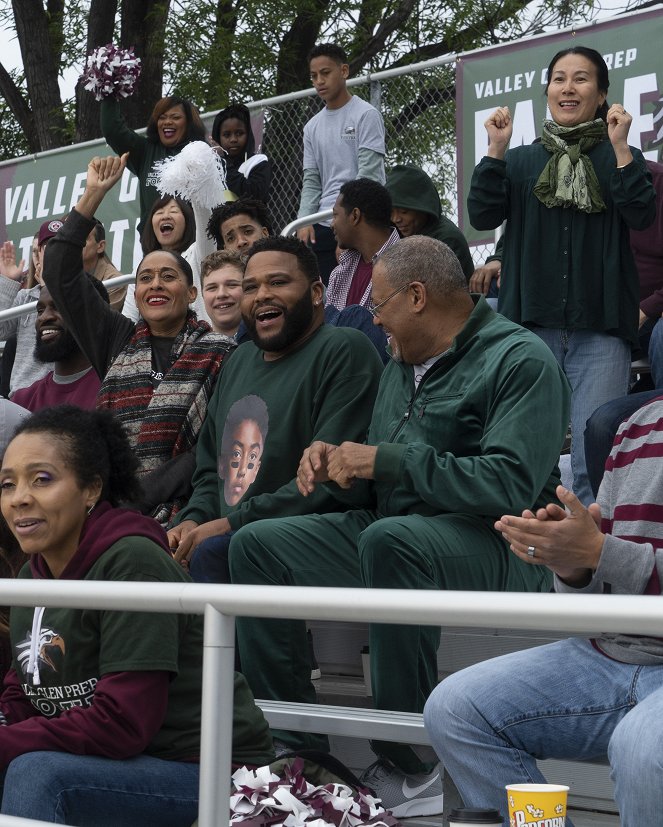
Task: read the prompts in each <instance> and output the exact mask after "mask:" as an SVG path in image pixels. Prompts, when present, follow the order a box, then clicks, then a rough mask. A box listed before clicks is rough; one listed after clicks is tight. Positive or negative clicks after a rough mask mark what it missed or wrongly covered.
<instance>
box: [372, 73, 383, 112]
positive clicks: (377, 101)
mask: <svg viewBox="0 0 663 827" xmlns="http://www.w3.org/2000/svg"><path fill="white" fill-rule="evenodd" d="M370 90H371V91H370V104H371V106H374V107H375V108H376V109H377V110H378V112H382V86H381V85H380V81H379V80H372V81H371V83H370Z"/></svg>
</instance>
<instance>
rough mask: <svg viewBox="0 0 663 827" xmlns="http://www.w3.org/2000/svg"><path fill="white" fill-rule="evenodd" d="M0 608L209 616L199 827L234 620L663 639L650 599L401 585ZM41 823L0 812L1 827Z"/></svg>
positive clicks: (217, 756)
mask: <svg viewBox="0 0 663 827" xmlns="http://www.w3.org/2000/svg"><path fill="white" fill-rule="evenodd" d="M0 605H10V606H35V605H40V606H48V607H54V606H55V607H69V608H75V609H106V610H111V611H112V610H117V611H140V612H176V613H178V614H203V615H204V616H205V641H204V649H203V687H202V720H201V729H202V733H201V734H202V741H201V767H200V770H201V771H200V815H199V827H227V823H228V799H227V791H228V786H227V783H226V782H225V780H224V783H220V782H221V780H222V779H228V778H229V774H230V766H231V743H232V740H231V739H232V697H233V694H232V685H233V684H232V678H233V668H234V654H233V647H234V618H235V617H238V616H239V617H264V618H291V619H299V620H337V621H338V620H341V621H359V622H363V623H404V624H412V625H419V624H424V625H436V626H450V627H456V626H462V627H471V628H493V629H532V630H538V631H551V630H555V631H558V632H563V633H568V634H580V633H581V634H583V635H588V636H592V635H596V634H599V633H601V632H623V633H626V634H634V635H660V630H661V628H663V601H661V599H660V598H658V597H656V596H643V595H638V596H629V595H570V594H538V593H535V594H530V593H507V594H505V593H497V592H460V591H457V592H456V591H454V592H451V591H407V590H404V589H387V590H378V589H339V588H297V587H294V586H241V585H212V584H209V585H207V584H197V583H149V584H147V583H133V582H132V583H126V582H123V583H104V582H90V581H85V582H76V581H62V580H55V581H45V580H38V581H33V580H7V579H2V580H0ZM31 824H32V825H35V827H39V825H43V827H46V825H45V824H43V823H42V822H35V821H29V820H27V819H17V818H14V817H9V816H3V815H0V827H29V825H31Z"/></svg>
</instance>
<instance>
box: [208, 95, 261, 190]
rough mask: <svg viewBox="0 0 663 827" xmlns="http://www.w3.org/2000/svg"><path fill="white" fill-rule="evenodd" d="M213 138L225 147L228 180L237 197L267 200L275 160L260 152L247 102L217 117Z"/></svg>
mask: <svg viewBox="0 0 663 827" xmlns="http://www.w3.org/2000/svg"><path fill="white" fill-rule="evenodd" d="M212 140H213V141H214V142H215V143H217V144H218V145H219V146H220V147H221V148H222V149H223V150H224V153H223V156H222V157H223V159H224V161H225V167H226V183H227V185H228V189H229V190H230V192H231V193H232V194H233V195H234V196H235V198H255V199H257V200H259V201H263V202H265V203H267V199H268V198H269V185H270V183H271V180H272V163H271V161H270V160H269V159H268V158H267V156H266V155H262V154H260V153H256V142H255V138H254V137H253V130H252V129H251V113H250V112H249V110H248V108H247V107H246V106H244V104H243V103H233V104H231V105H230V106H227V107H226V108H225V109H222V110H221V111H220V112H219V114H218V115H217V116H216V118H214V124H213V125H212Z"/></svg>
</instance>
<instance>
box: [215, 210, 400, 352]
mask: <svg viewBox="0 0 663 827" xmlns="http://www.w3.org/2000/svg"><path fill="white" fill-rule="evenodd" d="M207 233H208V235H209V236H210V238H213V239H214V240H215V241H216V243H217V246H218V247H219V249H225V250H227V251H232V252H236V253H245V252H246V251H247V250H248V249H249V247H250V246H251V245H252V244H253V243H254V242H255V241H256V240H258V239H260V238H267V237H268V236H270V235H271V234H272V229H271V226H270V223H269V218H268V216H267V209H266V207H265V205H264V204H262V203H261V202H260V201H253V200H252V199H250V198H245V199H241V200H240V201H231V202H230V203H228V204H223V205H222V206H220V207H216V208H215V209H214V210H213V211H212V217H211V218H210V221H209V226H208V228H207ZM325 321H326V322H327V323H328V324H331V325H334V326H335V327H354V328H355V329H357V330H361V332H362V333H364V334H365V335H366V336H368V338H369V339H370V340H371V341H372V342H373V344H374V345H375V347H376V349H377V351H378V355H379V356H380V358H381V359H382V361H383V362H386V361H387V358H388V357H387V356H386V351H385V344H386V338H385V336H384V335H383V333H382V331H380V330H378V329H377V328H375V327H374V326H373V324H372V322H373V320H372V318H371V316H370V314H369V313H368V312H367V310H366V309H365V308H363V307H359V306H350V307H347V308H344V309H342V310H339V309H338V308H336V307H334V306H333V305H331V304H327V306H326V307H325ZM235 338H236V339H237V342H238V343H239V344H243V343H244V342H245V341H247V340H248V339H249V338H250V336H249V335H248V331H247V328H246V325H245V324H244V322H242V323H241V324H240V326H239V329H238V331H237V333H236V335H235Z"/></svg>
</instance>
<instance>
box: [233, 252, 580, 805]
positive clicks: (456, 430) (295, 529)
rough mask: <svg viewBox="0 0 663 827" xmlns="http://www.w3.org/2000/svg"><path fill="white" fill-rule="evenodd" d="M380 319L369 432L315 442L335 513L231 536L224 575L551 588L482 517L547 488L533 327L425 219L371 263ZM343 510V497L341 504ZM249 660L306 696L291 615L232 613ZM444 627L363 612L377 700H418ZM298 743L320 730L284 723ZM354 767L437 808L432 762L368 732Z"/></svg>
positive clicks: (400, 703) (264, 692)
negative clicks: (484, 285) (497, 301)
mask: <svg viewBox="0 0 663 827" xmlns="http://www.w3.org/2000/svg"><path fill="white" fill-rule="evenodd" d="M373 301H374V306H373V308H372V313H373V317H374V323H375V324H376V325H379V326H380V327H381V328H383V329H384V331H385V332H386V333H387V335H388V337H389V345H390V350H391V357H392V358H391V362H390V364H389V365H388V366H387V367H386V369H385V371H384V373H383V375H382V379H381V382H380V389H379V391H378V396H377V400H376V403H375V407H374V410H373V417H372V420H371V425H370V429H369V433H368V439H367V441H366V443H365V444H361V445H360V444H357V443H352V442H343V443H341V444H340V445H330V444H327V443H323V442H314V443H313V444H312V445H311V446H310V447H309V448H308V449H307V450H306V451H305V452H304V455H303V457H302V461H301V463H300V466H299V471H298V477H297V485H298V487H299V490H300V492H301V494H302V495H303V496H309V495H311V494H312V493H313V491H314V490H315V489H316V487H317V486H325V487H326V488H327V490H328V491H330V492H332V493H333V494H334V496H335V497H336V498H337V500H338V504H339V512H337V513H332V514H315V515H309V516H301V517H285V518H281V519H276V520H261V521H260V522H257V523H252V524H251V525H247V526H245V527H243V528H242V529H240V531H238V533H237V534H236V535H235V536H234V538H233V541H232V544H231V548H230V571H231V578H232V580H233V582H236V583H252V584H271V585H275V584H287V585H298V586H299V585H301V586H307V585H320V584H324V585H328V586H346V587H351V586H356V587H361V586H366V587H369V588H398V589H403V588H405V589H474V590H500V591H516V592H517V591H538V590H541V591H544V590H548V589H549V587H550V575H549V574H547V573H546V571H545V570H543V569H542V568H541V567H538V566H531V565H527V563H526V562H524V561H522V560H520V559H518V557H516V556H515V555H513V554H511V552H510V551H509V548H508V544H507V543H506V541H505V540H504V539H503V538H502V537H501V536H500V534H499V533H498V532H496V531H495V530H494V528H493V524H494V522H495V520H496V519H497V518H498V517H499V516H500V515H502V514H505V513H513V514H516V513H520V512H522V511H523V509H526V508H536V507H538V506H542V505H544V504H546V503H548V502H550V501H551V500H554V499H555V488H556V485H557V484H558V482H559V472H558V469H557V459H558V456H559V451H560V448H561V446H562V442H563V440H564V436H565V433H566V424H567V422H568V415H569V388H568V384H567V382H566V379H565V377H564V375H563V373H562V372H561V370H560V369H559V366H558V365H557V362H556V361H555V359H554V357H553V356H552V354H551V353H550V351H549V350H548V348H546V347H545V345H543V343H542V342H541V341H540V339H538V337H536V336H534V335H533V334H532V333H530V332H529V331H527V330H525V329H524V328H522V327H520V326H519V325H516V324H514V323H512V322H510V321H508V320H507V319H505V318H504V317H503V316H499V315H497V314H496V313H494V312H493V311H492V310H491V309H490V307H489V306H488V305H487V304H486V301H485V299H484V298H483V297H482V296H478V295H471V294H470V293H469V292H468V288H467V281H466V279H465V276H464V275H463V272H462V270H461V267H460V264H459V262H458V259H457V258H456V256H455V255H454V253H453V252H452V251H451V250H450V249H449V247H447V246H446V245H445V244H443V243H442V242H440V241H437V240H435V239H432V238H427V237H424V236H413V237H411V238H407V239H404V240H402V241H400V242H398V244H395V245H394V246H393V247H390V248H389V249H388V250H386V251H385V252H384V253H383V254H382V255H381V256H380V258H379V259H378V260H377V262H376V263H375V266H374V268H373ZM341 509H349V510H341ZM237 630H238V640H239V646H240V651H241V658H242V666H243V671H244V674H245V675H246V677H247V679H248V681H249V684H250V685H251V688H252V689H253V692H254V694H255V695H256V697H259V698H272V699H276V700H288V701H305V702H306V701H308V702H315V691H314V689H313V687H312V685H311V683H310V680H309V674H310V668H309V665H308V661H307V659H306V628H305V624H304V623H303V622H301V621H292V620H278V621H276V620H260V619H253V618H240V619H238V622H237ZM439 640H440V631H439V629H438V628H431V627H417V626H396V625H380V624H375V625H373V626H371V629H370V657H371V679H372V685H373V686H372V688H373V698H374V701H375V705H376V707H377V708H381V709H394V710H401V711H405V712H421V711H422V709H423V705H424V702H425V700H426V698H427V697H428V695H429V694H430V692H431V691H432V690H433V688H434V687H435V685H436V683H437V680H438V675H437V659H436V652H437V647H438V644H439ZM276 737H277V738H278V739H280V740H282V741H283V742H285V743H286V744H288V745H289V746H291V747H295V748H301V747H304V746H307V747H318V748H320V747H322V748H324V747H325V745H326V744H325V739H323V738H322V737H321V736H319V735H315V734H312V733H304V734H302V733H289V732H278V733H276ZM372 747H373V749H374V751H375V752H376V753H377V755H378V761H377V762H376V763H375V764H373V765H372V766H371V767H369V769H368V770H367V771H366V773H365V774H364V777H363V780H364V783H365V784H366V785H367V786H369V787H372V788H373V789H374V790H375V791H376V793H377V794H378V795H379V796H380V797H381V798H382V800H383V803H384V805H385V807H388V808H390V809H392V810H393V812H394V814H395V815H396V816H397V817H406V816H415V815H418V816H427V815H434V814H436V813H439V812H441V811H442V783H441V777H440V773H439V771H438V770H437V769H436V768H435V765H434V764H430V763H426V762H425V761H424V760H422V756H420V755H418V754H417V753H416V752H415V751H414V749H412V748H411V747H410V746H407V745H403V744H390V743H385V742H373V744H372Z"/></svg>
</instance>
